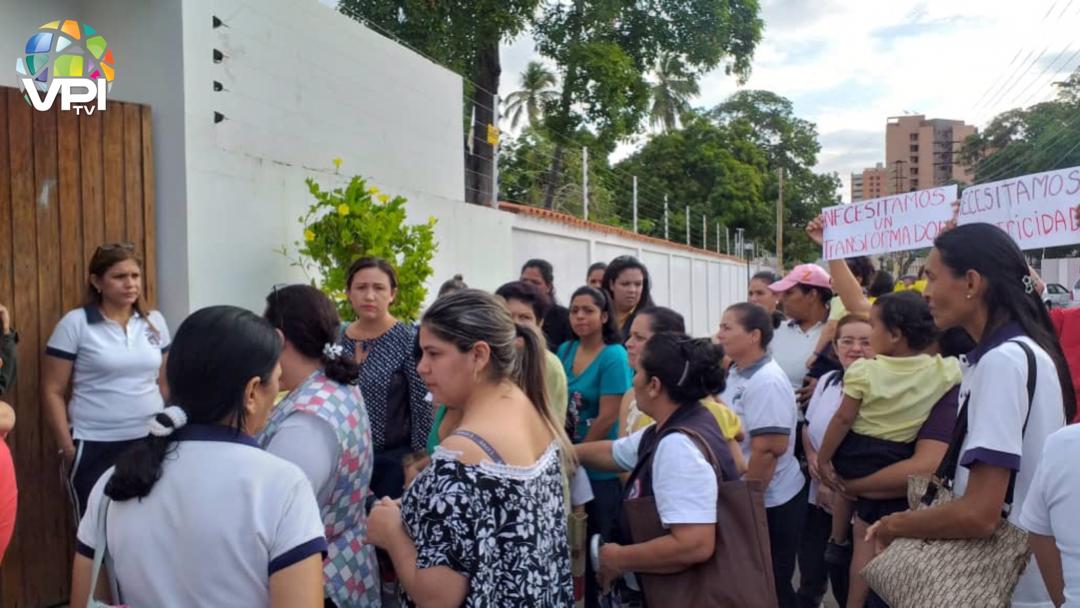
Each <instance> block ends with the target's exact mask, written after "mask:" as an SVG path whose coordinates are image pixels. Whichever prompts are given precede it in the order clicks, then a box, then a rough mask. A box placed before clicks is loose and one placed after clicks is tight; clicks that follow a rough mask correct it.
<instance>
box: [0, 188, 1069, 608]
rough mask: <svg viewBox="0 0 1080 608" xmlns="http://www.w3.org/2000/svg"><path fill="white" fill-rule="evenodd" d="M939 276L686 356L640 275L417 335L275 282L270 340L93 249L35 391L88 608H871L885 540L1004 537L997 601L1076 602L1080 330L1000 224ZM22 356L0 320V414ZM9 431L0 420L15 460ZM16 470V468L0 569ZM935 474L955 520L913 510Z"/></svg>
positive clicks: (515, 299) (847, 268)
mask: <svg viewBox="0 0 1080 608" xmlns="http://www.w3.org/2000/svg"><path fill="white" fill-rule="evenodd" d="M1077 214H1078V218H1077V221H1078V222H1080V209H1078V210H1077ZM807 231H808V233H809V235H810V236H811V238H814V239H817V240H820V239H821V237H822V233H821V225H820V222H819V221H816V220H815V221H814V222H811V224H810V226H808V228H807ZM924 275H925V281H924V282H923V283H921V284H917V285H916V286H915V290H912V289H911V288H909V287H908V286H907V285H905V284H903V283H895V285H894V281H892V280H891V277H889V276H888V274H887V273H884V272H883V271H876V270H875V269H874V267H873V264H872V263H871V262H870V261H869V260H866V259H856V260H849V261H848V262H846V263H845V262H843V261H833V262H830V264H829V271H828V272H827V271H826V270H825V269H824V268H822V267H820V266H817V265H813V264H804V265H800V266H796V267H795V268H794V269H793V270H792V271H791V272H789V273H787V274H786V275H785V276H783V277H777V276H774V275H772V274H771V273H769V272H762V273H759V274H757V275H755V276H754V277H753V278H752V280H751V281H750V283H749V291H748V301H747V302H744V303H739V304H735V305H732V306H730V307H729V308H727V309H726V310H725V311H724V312H723V315H722V318H721V320H720V324H719V327H718V328H717V331H716V334H715V336H712V337H711V338H705V339H693V338H691V337H690V336H688V335H687V332H686V327H685V323H684V321H683V318H682V316H681V315H679V313H677V312H675V311H673V310H671V309H668V308H664V307H660V306H656V305H655V304H654V303H653V301H652V298H651V294H650V288H651V285H650V278H649V272H648V269H647V268H646V267H645V266H644V265H643V264H641V263H640V262H639V261H638V260H637V259H635V258H633V257H630V256H620V257H618V258H616V259H614V260H612V261H610V262H609V263H606V264H605V263H598V264H594V265H593V266H592V267H590V268H589V271H588V273H587V275H586V276H585V277H582V278H583V285H582V286H581V287H580V288H578V289H576V290H575V291H574V292H573V293H572V294H571V296H570V298H569V299H568V300H567V301H566V306H563V305H560V304H559V303H558V301H557V298H556V294H555V288H554V269H553V268H552V266H551V264H549V263H548V262H546V261H544V260H541V259H534V260H529V261H528V262H526V263H525V265H524V267H523V268H522V269H521V273H520V276H519V277H518V280H515V281H513V282H510V283H507V284H505V285H503V286H501V287H500V288H499V289H497V290H496V291H495V292H494V293H492V294H489V293H487V292H484V291H480V290H476V289H469V288H468V287H467V286H466V285H465V283H464V281H463V280H462V277H460V276H458V277H454V278H453V279H451V280H450V281H448V282H447V283H446V284H445V285H444V286H443V289H442V290H440V293H439V297H438V298H437V299H436V300H435V301H434V303H433V304H432V305H431V306H430V307H429V308H428V309H427V310H426V311H425V312H424V313H423V316H422V318H421V319H420V322H419V323H418V324H417V325H413V324H410V323H407V322H404V321H402V320H399V319H396V318H395V317H394V316H393V315H392V314H391V312H390V310H391V304H392V302H393V301H394V298H395V296H396V294H397V289H398V283H397V276H396V273H395V271H394V268H393V265H392V264H391V263H390V262H389V261H386V260H380V259H376V258H361V259H358V260H356V261H355V262H354V263H353V264H352V266H351V267H350V268H349V269H348V271H347V274H346V276H347V281H346V285H347V296H348V299H349V302H350V303H351V305H352V309H353V311H354V313H355V314H354V318H353V319H351V320H347V321H344V322H343V321H342V320H341V319H340V318H339V317H338V313H337V311H336V307H335V305H334V303H333V302H332V301H331V300H330V299H329V298H328V297H327V296H326V295H324V294H323V293H322V292H320V291H319V290H317V289H315V288H313V287H310V286H306V285H278V286H275V287H273V288H272V289H271V290H270V292H269V293H268V294H267V296H266V301H265V306H264V309H263V312H262V314H261V315H257V314H254V313H252V312H249V311H247V310H243V309H240V308H236V307H232V306H212V307H209V308H204V309H201V310H198V311H196V312H194V313H193V314H191V315H190V316H189V317H188V318H187V319H185V320H184V321H183V323H182V324H181V325H180V327H179V328H178V330H177V331H176V332H175V334H173V333H172V332H170V330H169V328H168V327H167V325H166V322H165V319H164V318H163V317H162V316H161V315H160V314H159V313H158V312H156V311H153V310H148V309H146V307H145V305H144V300H143V289H142V277H141V262H140V260H139V257H138V254H137V252H136V251H135V250H134V247H132V246H131V245H130V244H124V243H118V244H111V245H104V246H101V247H99V248H98V249H97V251H96V252H95V254H94V256H93V259H92V260H91V263H90V268H89V282H88V286H87V290H88V291H87V301H86V304H85V306H83V307H81V308H79V309H76V310H72V311H70V312H68V313H67V314H66V315H64V317H63V318H62V319H61V320H60V322H59V323H58V324H57V326H56V328H55V330H54V331H53V333H52V336H51V338H50V339H49V341H48V347H47V349H46V352H45V357H44V359H43V361H44V363H43V367H42V373H41V391H42V404H43V407H44V410H45V414H46V417H47V420H48V421H49V424H50V429H51V430H52V432H53V434H54V436H55V440H56V441H57V444H58V445H59V452H60V460H61V462H62V466H63V472H64V479H65V481H66V483H67V485H68V489H69V493H70V497H71V502H72V505H73V507H74V511H75V513H76V514H77V517H78V518H79V521H78V526H77V543H76V548H77V554H76V556H75V560H74V566H73V574H72V596H71V605H73V606H83V605H87V602H88V600H93V599H94V598H95V597H96V598H98V599H101V600H105V601H112V602H115V603H121V602H123V603H125V604H128V605H131V606H218V605H222V606H224V605H228V606H266V605H271V606H312V607H314V606H320V605H325V606H342V607H344V606H380V605H383V606H394V605H406V606H412V605H417V606H443V605H445V606H458V605H464V606H574V605H584V606H590V607H592V606H601V605H604V606H635V605H637V606H640V605H649V606H656V605H666V604H667V602H665V601H658V600H657V597H658V595H657V594H658V593H659V592H660V590H661V589H670V588H672V587H671V586H670V584H671V581H672V580H675V581H681V582H680V583H678V584H679V585H681V586H682V590H681V591H680V593H683V592H685V593H698V595H683V596H679V597H697V598H704V597H711V598H717V597H735V596H734V595H731V594H730V592H731V589H728V590H727V591H725V590H723V589H721V588H722V587H739V586H745V588H747V589H752V588H754V586H753V585H754V581H753V577H754V572H755V571H756V572H757V573H758V574H760V575H761V576H760V578H761V579H762V581H764V586H763V587H762V588H761V589H760V593H758V596H757V597H755V598H751V599H750V600H747V603H740V605H762V606H768V605H779V606H783V607H789V606H792V607H794V606H799V607H803V606H819V605H821V603H822V601H823V597H824V595H825V593H826V592H827V591H828V590H829V589H830V588H831V592H832V594H833V596H834V597H835V599H836V601H837V602H838V603H839V604H840V605H842V606H847V607H849V608H854V607H861V606H864V605H869V606H882V605H888V604H887V601H886V598H884V597H883V593H879V592H880V591H881V589H880V588H879V587H878V586H873V587H872V586H871V584H870V583H872V582H873V580H869V579H871V577H870V575H869V574H867V575H866V576H864V573H867V572H869V570H870V569H869V568H868V564H871V563H872V562H873V561H874V560H875V556H876V555H878V554H881V553H882V552H883V551H884V552H886V553H888V552H889V551H890V550H889V549H887V547H889V546H890V544H893V543H894V542H895V541H897V540H898V539H927V540H929V539H985V538H988V537H991V536H992V535H994V534H996V533H997V532H998V531H999V530H1000V529H1001V528H1002V527H1003V526H1005V525H1015V526H1016V527H1018V529H1022V530H1025V531H1027V533H1028V536H1027V537H1028V538H1029V543H1030V548H1031V549H1032V550H1033V551H1034V557H1033V558H1032V559H1033V560H1034V562H1033V563H1032V565H1030V566H1029V567H1027V568H1026V569H1023V574H1022V575H1021V574H1020V572H1019V571H1018V572H1016V577H1015V578H1016V580H1013V581H1005V583H1006V587H1007V589H1006V590H1005V593H1006V595H1005V596H1004V597H996V598H995V601H1004V602H1008V601H1011V602H1012V604H1013V605H1016V606H1052V605H1061V604H1062V603H1064V602H1066V601H1070V602H1080V535H1078V533H1077V531H1076V530H1077V528H1076V527H1075V526H1072V525H1070V524H1071V517H1070V516H1071V514H1072V512H1073V511H1075V509H1077V508H1080V478H1078V477H1077V474H1076V473H1075V471H1076V470H1077V469H1076V467H1075V466H1073V463H1072V462H1071V457H1075V455H1076V454H1077V449H1078V448H1080V431H1077V430H1076V428H1072V427H1069V428H1066V427H1065V424H1066V421H1067V420H1072V419H1073V417H1074V416H1075V410H1076V404H1077V397H1076V392H1075V388H1074V378H1076V374H1077V372H1080V370H1077V369H1075V368H1074V369H1073V372H1072V375H1070V371H1069V367H1068V363H1067V362H1066V359H1067V358H1068V359H1070V360H1072V361H1074V362H1075V361H1076V357H1077V353H1076V352H1075V351H1072V350H1070V351H1069V352H1068V353H1066V352H1065V351H1064V350H1063V349H1062V343H1063V341H1064V342H1065V343H1066V344H1074V343H1075V342H1069V340H1070V339H1072V338H1068V339H1066V338H1065V337H1064V336H1065V334H1068V333H1069V332H1075V331H1076V329H1075V328H1076V327H1077V325H1078V324H1080V318H1078V317H1077V315H1080V311H1055V316H1054V318H1051V316H1050V314H1049V313H1048V311H1047V310H1046V308H1045V307H1044V306H1043V304H1042V302H1041V299H1040V296H1039V293H1038V292H1039V281H1038V276H1037V275H1035V274H1033V271H1031V270H1030V268H1029V267H1028V265H1027V263H1026V262H1025V259H1024V257H1023V255H1022V253H1021V252H1020V250H1019V249H1018V248H1017V246H1016V245H1015V244H1014V242H1013V241H1012V240H1011V239H1009V237H1008V236H1007V235H1006V234H1005V233H1004V232H1002V231H1000V230H999V229H997V228H995V227H993V226H990V225H984V224H975V225H966V226H961V227H956V228H953V229H951V230H949V231H947V232H945V233H943V234H942V235H941V236H940V237H939V238H938V239H937V241H936V242H935V246H934V249H933V250H932V251H931V252H930V255H929V258H928V261H927V263H926V266H925V268H924ZM919 289H921V293H920V292H919V291H918V290H919ZM1055 329H1056V332H1055ZM1059 336H1062V339H1061V340H1059ZM16 340H17V334H16V333H15V332H14V330H13V328H12V327H11V323H10V319H9V315H8V314H7V311H6V310H5V309H4V308H3V307H0V346H4V350H2V351H0V394H2V392H3V390H4V389H5V388H6V386H7V384H8V380H9V378H10V377H11V376H10V373H11V370H12V368H13V367H14V363H15V361H14V350H13V348H11V347H10V345H11V344H13V343H14V342H15V341H16ZM13 425H14V420H13V416H12V414H11V409H10V407H8V406H7V405H6V404H4V403H3V402H0V439H2V437H3V436H4V435H6V433H8V432H10V431H12V428H13ZM10 469H11V465H10V456H9V455H8V453H7V450H6V446H5V445H4V444H3V442H2V440H0V557H2V555H3V547H4V546H5V545H6V542H7V538H9V537H10V534H11V527H12V525H14V512H13V510H14V493H15V484H14V478H13V475H8V474H7V473H6V471H7V470H10ZM933 474H937V476H938V477H939V478H942V479H943V480H944V481H945V482H946V484H945V485H946V486H948V488H949V489H951V491H952V494H953V495H955V498H954V499H953V500H951V501H939V502H935V503H932V505H929V506H925V505H924V506H922V507H920V508H917V509H913V508H910V507H912V506H914V503H913V502H911V501H909V498H908V494H909V483H910V480H911V479H912V478H917V477H919V476H922V477H929V476H931V475H933ZM743 480H745V481H743ZM736 486H737V487H738V488H740V489H741V490H742V491H743V493H744V494H745V496H747V497H748V498H747V499H746V502H745V505H744V506H745V507H746V512H747V513H749V514H750V517H751V520H752V519H753V517H754V513H758V516H759V519H760V520H761V526H762V528H761V530H762V533H761V537H760V539H759V540H760V544H761V548H762V551H761V552H759V557H761V559H763V560H764V561H763V562H762V563H761V564H759V565H760V568H756V570H755V568H748V567H747V566H748V564H742V563H730V562H729V563H725V562H724V561H723V559H721V558H720V556H721V555H723V556H730V555H735V554H740V553H738V552H739V551H742V553H741V554H740V555H745V556H752V555H753V554H754V552H753V551H751V550H748V549H747V548H746V547H741V548H740V547H735V548H734V553H733V552H732V551H733V548H732V547H725V546H723V545H724V543H730V542H731V540H730V538H729V537H727V536H725V534H721V533H720V531H719V530H720V528H722V527H723V526H724V525H725V524H729V523H730V522H731V521H734V520H735V519H736V518H737V517H738V515H737V514H736V513H735V512H734V511H730V510H728V509H733V508H734V507H731V506H730V505H732V504H735V503H733V502H732V500H733V499H732V496H733V490H732V489H733V488H735V487H736ZM642 499H648V508H647V509H644V510H642V508H641V506H642V504H644V503H642ZM927 502H929V501H927ZM8 505H10V508H9V507H8ZM1003 517H1004V518H1005V520H1006V522H1007V524H1006V523H1005V522H1003V521H1002V518H1003ZM642 518H644V520H643V519H642ZM642 521H645V524H648V525H650V526H652V528H654V529H655V533H651V534H643V533H642V529H643V528H642V525H643V524H642ZM646 527H648V526H646ZM751 527H752V526H751ZM740 538H744V539H749V540H746V541H745V542H747V543H750V544H754V543H755V542H756V541H755V540H754V539H755V536H754V534H753V530H750V531H749V532H747V534H746V535H745V536H741V537H740ZM586 539H595V540H594V542H592V543H588V542H586ZM986 546H988V547H989V546H991V545H986ZM1025 550H1026V549H1025ZM892 552H893V553H898V552H899V551H898V550H896V551H892ZM1024 555H1026V553H1025V554H1024ZM724 559H728V558H726V557H725V558H724ZM740 559H743V558H740ZM745 559H747V560H751V559H752V557H745ZM725 571H726V572H727V573H729V574H734V573H740V574H739V576H740V578H739V579H738V580H736V579H734V578H731V577H730V576H727V577H726V576H724V574H725ZM743 572H747V573H748V574H746V575H745V578H742V576H743V575H742V574H741V573H743ZM796 572H797V574H796ZM703 573H704V575H703ZM660 575H662V576H660ZM684 575H685V576H689V578H678V577H680V576H684ZM691 575H692V576H691ZM665 577H667V578H665ZM670 577H676V578H674V579H672V578H670ZM908 584H909V585H913V586H919V585H931V581H919V580H912V581H909V583H908ZM696 587H702V589H696ZM706 587H708V588H712V589H705V588H706ZM960 589H961V591H960V593H967V592H968V591H964V590H963V589H965V588H964V587H963V585H960ZM699 592H700V593H699ZM953 592H954V593H955V592H956V591H955V590H954V591H953ZM659 597H665V596H659ZM667 597H673V596H667ZM894 597H895V596H894ZM955 599H956V600H957V601H956V605H968V604H970V602H968V603H965V601H966V599H970V598H964V597H956V598H955ZM685 601H690V602H693V601H694V600H685ZM698 601H702V602H703V601H704V600H698ZM714 601H715V600H714ZM894 601H895V600H894ZM701 605H706V604H704V603H702V604H701ZM712 605H715V604H712ZM972 605H974V604H972ZM986 605H991V604H986Z"/></svg>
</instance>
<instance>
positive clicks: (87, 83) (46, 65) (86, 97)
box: [15, 19, 116, 114]
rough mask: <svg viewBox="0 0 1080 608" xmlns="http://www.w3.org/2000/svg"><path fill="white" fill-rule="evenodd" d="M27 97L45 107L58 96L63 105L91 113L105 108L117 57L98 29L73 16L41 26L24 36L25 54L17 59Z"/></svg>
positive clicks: (44, 109)
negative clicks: (34, 31)
mask: <svg viewBox="0 0 1080 608" xmlns="http://www.w3.org/2000/svg"><path fill="white" fill-rule="evenodd" d="M15 72H16V73H17V74H18V78H19V88H20V89H21V90H22V92H23V99H25V100H26V101H27V103H29V104H30V105H32V106H34V109H35V110H40V111H42V112H47V111H49V110H51V109H52V107H53V103H55V102H56V99H57V97H59V98H60V109H61V110H72V109H73V110H75V113H76V114H93V113H94V112H95V111H97V110H101V111H104V110H105V94H106V92H107V91H109V90H110V89H112V84H113V79H114V78H115V77H116V62H115V61H114V59H113V52H112V49H110V48H109V46H108V43H107V42H105V38H104V37H103V36H101V35H100V34H98V33H97V30H95V29H94V28H92V27H90V26H89V25H86V24H85V23H79V22H78V21H74V20H72V19H68V20H66V21H53V22H51V23H46V24H45V25H43V26H41V27H40V28H38V31H37V33H35V34H34V35H33V36H30V39H29V40H27V41H26V55H24V56H22V57H19V58H18V60H17V61H16V62H15Z"/></svg>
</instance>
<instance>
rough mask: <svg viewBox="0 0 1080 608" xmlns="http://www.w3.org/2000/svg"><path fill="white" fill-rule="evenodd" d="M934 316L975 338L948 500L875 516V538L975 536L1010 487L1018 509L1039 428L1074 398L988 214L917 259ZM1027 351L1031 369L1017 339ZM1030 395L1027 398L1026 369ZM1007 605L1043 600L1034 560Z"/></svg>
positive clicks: (1022, 275) (1034, 462)
mask: <svg viewBox="0 0 1080 608" xmlns="http://www.w3.org/2000/svg"><path fill="white" fill-rule="evenodd" d="M926 278H927V286H926V289H925V291H924V292H923V295H924V296H926V297H927V298H928V299H929V300H930V309H931V312H932V313H933V315H934V322H935V323H936V324H937V325H938V327H940V328H942V329H946V328H950V327H962V328H963V329H964V330H965V331H967V333H968V334H969V335H970V336H971V337H972V338H974V339H975V341H976V342H977V343H978V346H977V347H976V348H975V350H973V351H972V352H971V353H970V354H968V355H967V357H966V361H965V365H964V379H963V382H962V383H961V385H960V395H959V401H960V404H961V410H960V417H959V419H958V420H957V427H958V433H959V432H961V431H960V430H959V429H962V428H964V427H965V426H966V433H965V434H964V438H963V442H962V443H961V449H960V455H959V462H958V466H957V467H956V470H955V474H954V475H955V482H954V486H953V491H954V493H955V494H956V495H957V496H958V498H957V500H954V501H951V502H949V503H947V504H945V505H941V506H936V507H934V508H930V509H922V510H919V511H906V512H903V513H897V514H894V515H890V516H888V517H885V518H883V519H882V520H880V521H879V522H878V523H877V524H875V525H874V526H873V527H872V528H871V529H870V531H869V534H870V535H871V536H873V537H875V538H876V539H877V542H878V545H879V546H886V545H888V544H889V543H890V542H892V539H894V538H897V537H907V538H927V539H933V538H984V537H987V536H989V535H990V534H992V533H993V531H994V529H995V528H996V527H997V525H998V523H999V521H1000V518H1001V513H1002V510H1003V508H1004V507H1005V506H1006V504H1007V503H1008V494H1009V492H1010V490H1012V507H1011V509H1010V510H1009V521H1011V522H1014V523H1016V522H1017V521H1018V519H1019V515H1020V513H1021V512H1022V510H1023V505H1024V502H1025V500H1026V498H1027V496H1028V490H1029V488H1030V487H1031V482H1032V478H1033V477H1034V475H1035V470H1036V468H1037V467H1038V465H1039V460H1040V458H1041V455H1042V450H1043V446H1044V444H1045V443H1046V438H1047V437H1048V436H1049V435H1050V434H1051V433H1053V432H1054V431H1056V430H1057V429H1059V428H1061V427H1062V426H1063V425H1064V424H1065V420H1066V418H1065V408H1066V405H1067V404H1071V403H1075V399H1074V396H1073V386H1072V381H1071V379H1070V378H1069V373H1068V369H1067V367H1066V364H1065V360H1064V357H1063V356H1062V354H1061V348H1060V346H1059V345H1058V343H1057V340H1056V339H1055V338H1054V335H1053V329H1052V325H1051V323H1050V318H1049V316H1048V315H1047V312H1046V307H1045V306H1044V305H1043V304H1042V302H1041V301H1040V299H1039V295H1038V294H1037V293H1036V292H1035V289H1034V284H1033V281H1032V280H1031V278H1030V276H1029V269H1028V265H1027V262H1026V261H1025V260H1024V256H1023V254H1022V253H1021V252H1020V249H1019V248H1018V247H1017V246H1016V243H1015V242H1013V240H1012V239H1011V238H1010V237H1009V236H1008V234H1006V233H1005V232H1003V231H1002V230H1001V229H999V228H997V227H996V226H993V225H991V224H968V225H965V226H960V227H959V228H955V229H953V230H950V231H948V232H946V233H944V234H942V235H941V236H939V237H938V238H937V240H936V241H935V242H934V249H933V250H932V251H931V252H930V257H929V259H928V260H927V264H926ZM1020 343H1023V344H1024V345H1026V346H1027V347H1028V348H1029V349H1030V351H1031V352H1032V354H1033V356H1034V360H1035V369H1034V370H1030V369H1029V364H1028V356H1027V354H1026V351H1025V349H1024V347H1023V346H1021V344H1020ZM1032 371H1034V376H1035V391H1034V397H1033V398H1032V399H1031V401H1030V407H1029V400H1028V389H1027V383H1028V374H1029V373H1031V372H1032ZM1012 605H1013V606H1022V607H1033V606H1039V607H1043V606H1045V607H1047V608H1049V607H1050V606H1052V603H1051V601H1050V596H1049V595H1048V593H1047V590H1046V586H1045V585H1044V584H1043V581H1042V577H1041V576H1040V574H1039V569H1038V568H1037V567H1035V566H1034V564H1031V565H1029V566H1028V568H1027V569H1026V570H1025V571H1024V574H1023V575H1022V576H1021V578H1020V582H1019V584H1018V585H1017V587H1016V590H1015V592H1014V594H1013V599H1012Z"/></svg>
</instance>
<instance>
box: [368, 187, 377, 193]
mask: <svg viewBox="0 0 1080 608" xmlns="http://www.w3.org/2000/svg"><path fill="white" fill-rule="evenodd" d="M378 193H379V189H378V188H376V187H375V186H372V187H370V188H368V194H378Z"/></svg>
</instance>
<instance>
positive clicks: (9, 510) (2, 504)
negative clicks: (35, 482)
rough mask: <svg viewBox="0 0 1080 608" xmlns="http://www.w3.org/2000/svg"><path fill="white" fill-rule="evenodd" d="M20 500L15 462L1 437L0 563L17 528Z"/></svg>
mask: <svg viewBox="0 0 1080 608" xmlns="http://www.w3.org/2000/svg"><path fill="white" fill-rule="evenodd" d="M18 502H19V489H18V488H17V487H16V485H15V463H14V462H12V460H11V450H9V449H8V446H7V442H5V441H4V440H3V438H0V563H3V562H4V552H5V551H7V548H8V543H10V542H11V533H12V532H13V531H14V530H15V507H16V505H17V504H18Z"/></svg>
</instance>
